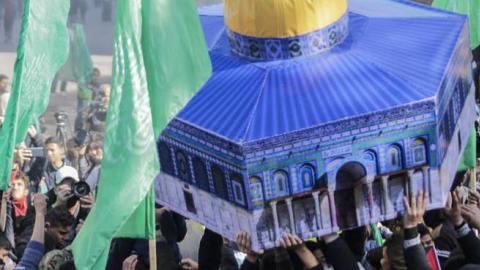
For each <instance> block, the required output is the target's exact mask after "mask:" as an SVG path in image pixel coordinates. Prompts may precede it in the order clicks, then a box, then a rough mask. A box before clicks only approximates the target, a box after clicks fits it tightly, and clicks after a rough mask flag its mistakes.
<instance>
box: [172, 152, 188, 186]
mask: <svg viewBox="0 0 480 270" xmlns="http://www.w3.org/2000/svg"><path fill="white" fill-rule="evenodd" d="M175 158H176V161H177V170H178V175H179V176H180V177H181V178H182V179H183V180H185V181H188V180H190V166H189V165H188V159H187V156H185V154H184V153H183V152H182V151H180V150H178V151H177V153H175Z"/></svg>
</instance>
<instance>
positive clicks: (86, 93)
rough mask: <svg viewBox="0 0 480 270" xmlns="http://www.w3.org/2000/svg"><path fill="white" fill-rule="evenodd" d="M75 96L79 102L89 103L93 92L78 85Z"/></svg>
mask: <svg viewBox="0 0 480 270" xmlns="http://www.w3.org/2000/svg"><path fill="white" fill-rule="evenodd" d="M77 96H78V98H79V99H81V100H85V101H91V100H92V97H93V92H92V90H91V89H90V88H87V87H85V86H84V85H79V87H78V92H77Z"/></svg>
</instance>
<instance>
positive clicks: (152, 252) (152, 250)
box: [148, 240, 157, 270]
mask: <svg viewBox="0 0 480 270" xmlns="http://www.w3.org/2000/svg"><path fill="white" fill-rule="evenodd" d="M148 251H149V252H148V254H149V257H150V270H157V241H155V240H148Z"/></svg>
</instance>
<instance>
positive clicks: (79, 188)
mask: <svg viewBox="0 0 480 270" xmlns="http://www.w3.org/2000/svg"><path fill="white" fill-rule="evenodd" d="M72 193H73V195H75V196H76V197H78V198H81V197H84V196H87V195H88V193H90V186H89V185H88V184H87V183H86V182H77V183H74V184H73V185H72Z"/></svg>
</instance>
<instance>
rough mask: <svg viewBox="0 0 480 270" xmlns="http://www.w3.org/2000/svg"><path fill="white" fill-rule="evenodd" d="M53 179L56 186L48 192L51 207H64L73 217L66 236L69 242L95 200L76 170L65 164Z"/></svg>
mask: <svg viewBox="0 0 480 270" xmlns="http://www.w3.org/2000/svg"><path fill="white" fill-rule="evenodd" d="M55 181H56V183H57V185H56V187H55V188H54V189H53V192H52V191H50V192H49V194H48V196H49V200H51V201H53V202H54V203H53V205H52V207H54V208H56V207H64V208H66V209H67V210H68V212H69V213H70V214H71V215H72V216H73V217H74V221H73V224H72V227H71V229H70V231H69V233H68V236H67V238H66V241H67V242H68V243H69V242H71V241H72V240H73V238H74V237H75V235H76V233H77V232H78V230H80V228H81V226H82V225H83V222H84V220H85V219H86V217H87V215H88V213H89V212H90V210H91V209H92V208H93V206H94V205H95V201H94V198H93V195H92V193H91V192H90V188H89V186H88V184H87V183H85V182H83V181H80V180H79V177H78V172H77V171H76V170H75V169H74V168H72V167H68V166H66V167H64V168H62V169H60V170H59V171H58V172H57V174H56V179H55ZM52 193H53V194H52Z"/></svg>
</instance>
